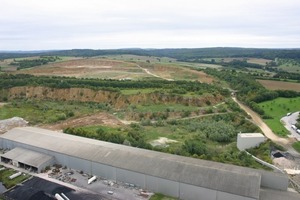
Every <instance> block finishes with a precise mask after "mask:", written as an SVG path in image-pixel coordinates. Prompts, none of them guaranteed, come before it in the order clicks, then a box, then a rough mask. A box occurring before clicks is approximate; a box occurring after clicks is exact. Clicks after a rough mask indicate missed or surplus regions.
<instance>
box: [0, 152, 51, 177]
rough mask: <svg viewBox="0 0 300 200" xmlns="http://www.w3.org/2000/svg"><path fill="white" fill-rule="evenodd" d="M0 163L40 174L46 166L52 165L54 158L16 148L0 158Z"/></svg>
mask: <svg viewBox="0 0 300 200" xmlns="http://www.w3.org/2000/svg"><path fill="white" fill-rule="evenodd" d="M0 158H1V162H5V163H11V164H12V165H14V166H16V167H21V168H24V169H29V170H30V171H33V172H37V173H39V172H41V171H42V170H44V169H45V168H46V166H51V165H53V164H54V157H53V156H49V155H46V154H43V153H39V152H35V151H30V150H28V149H24V148H20V147H16V148H14V149H12V150H10V151H8V152H6V153H5V154H3V155H1V156H0Z"/></svg>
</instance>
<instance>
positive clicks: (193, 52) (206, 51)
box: [0, 47, 300, 61]
mask: <svg viewBox="0 0 300 200" xmlns="http://www.w3.org/2000/svg"><path fill="white" fill-rule="evenodd" d="M120 54H132V55H141V56H157V57H170V58H175V59H178V60H181V61H191V60H195V59H201V58H216V57H219V58H220V57H255V58H265V59H271V60H273V59H275V58H283V59H297V60H299V59H300V49H255V48H230V47H215V48H195V49H113V50H92V49H72V50H61V51H42V52H26V51H25V52H11V53H9V52H2V53H0V59H6V58H20V57H28V56H77V57H92V56H105V55H120Z"/></svg>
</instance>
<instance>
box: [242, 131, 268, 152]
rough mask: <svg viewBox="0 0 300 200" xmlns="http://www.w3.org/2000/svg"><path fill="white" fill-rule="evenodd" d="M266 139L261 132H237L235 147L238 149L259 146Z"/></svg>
mask: <svg viewBox="0 0 300 200" xmlns="http://www.w3.org/2000/svg"><path fill="white" fill-rule="evenodd" d="M265 140H266V138H265V136H264V135H263V134H261V133H239V134H238V137H237V148H238V149H239V150H240V151H243V150H245V149H249V148H253V147H257V146H259V145H260V144H261V143H263V142H264V141H265Z"/></svg>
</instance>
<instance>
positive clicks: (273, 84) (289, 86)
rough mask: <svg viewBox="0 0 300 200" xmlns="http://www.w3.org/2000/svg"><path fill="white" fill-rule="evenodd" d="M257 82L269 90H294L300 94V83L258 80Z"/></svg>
mask: <svg viewBox="0 0 300 200" xmlns="http://www.w3.org/2000/svg"><path fill="white" fill-rule="evenodd" d="M257 81H258V82H259V83H260V84H262V85H263V86H264V87H265V88H267V89H269V90H294V91H298V92H300V83H292V82H284V81H272V80H257Z"/></svg>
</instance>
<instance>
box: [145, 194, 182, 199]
mask: <svg viewBox="0 0 300 200" xmlns="http://www.w3.org/2000/svg"><path fill="white" fill-rule="evenodd" d="M176 199H177V198H173V197H169V196H165V195H163V194H154V195H153V196H152V197H151V198H150V200H176Z"/></svg>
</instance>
